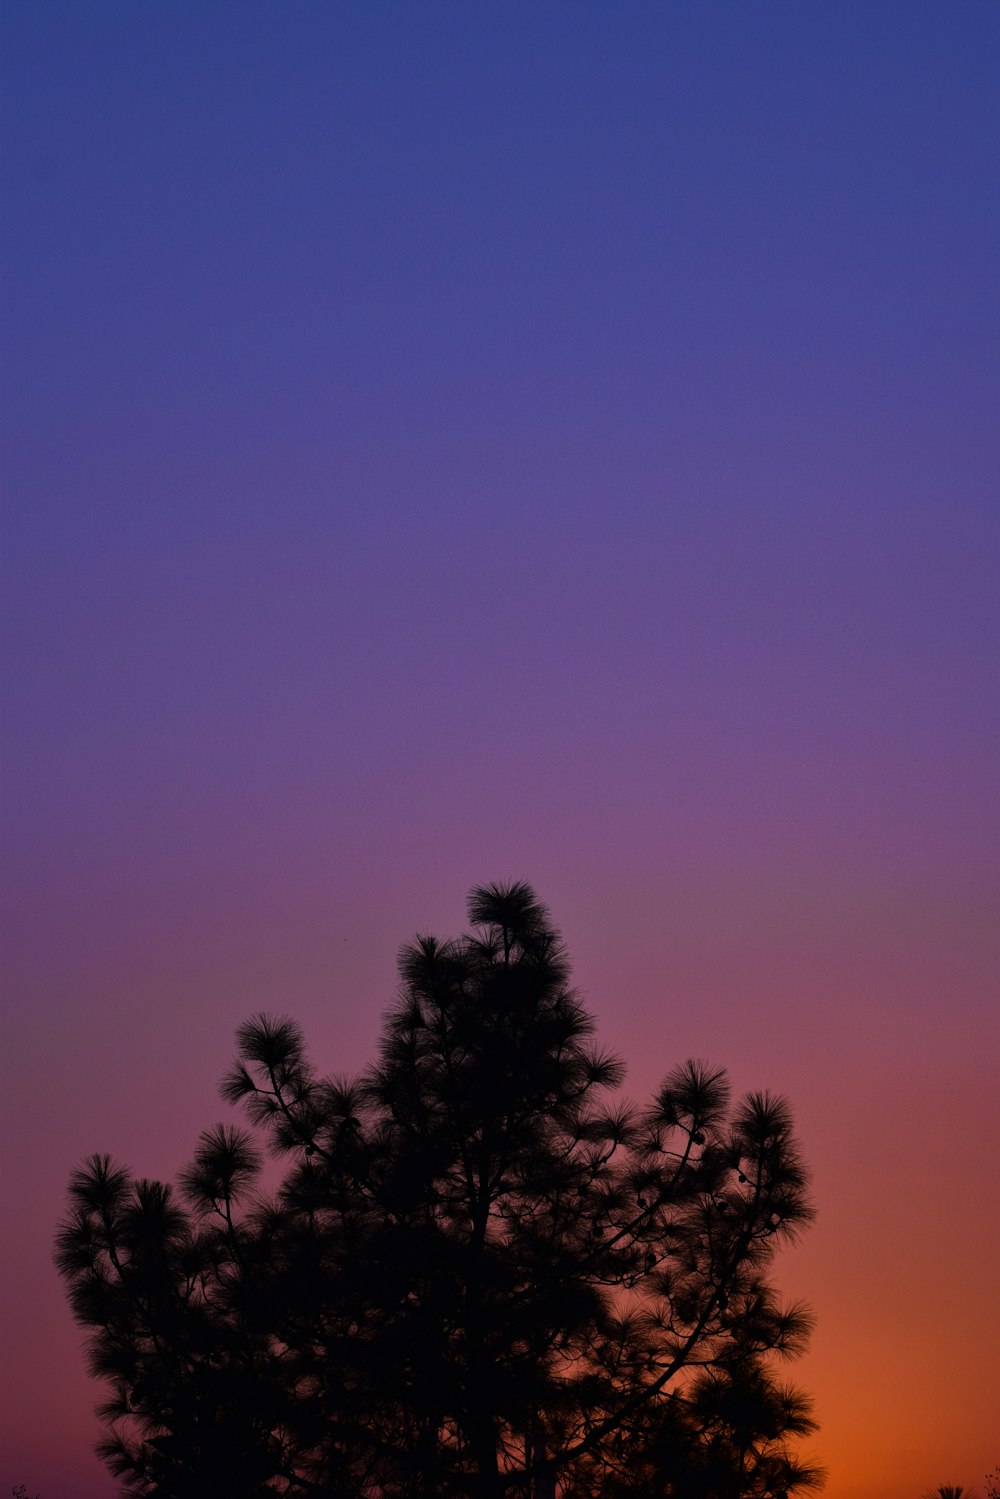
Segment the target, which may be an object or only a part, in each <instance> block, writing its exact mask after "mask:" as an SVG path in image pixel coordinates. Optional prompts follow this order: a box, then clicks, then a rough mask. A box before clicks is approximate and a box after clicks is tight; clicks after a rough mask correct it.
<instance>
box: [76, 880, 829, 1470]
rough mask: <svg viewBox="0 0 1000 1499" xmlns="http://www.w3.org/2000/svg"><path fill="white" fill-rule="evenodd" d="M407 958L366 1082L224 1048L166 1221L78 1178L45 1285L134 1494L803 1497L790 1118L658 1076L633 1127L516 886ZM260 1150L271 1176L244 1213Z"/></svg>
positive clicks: (110, 1170)
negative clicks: (790, 1282) (55, 1296)
mask: <svg viewBox="0 0 1000 1499" xmlns="http://www.w3.org/2000/svg"><path fill="white" fill-rule="evenodd" d="M469 920H470V924H471V926H472V931H471V933H470V934H469V935H467V936H465V937H463V938H460V939H459V940H456V941H451V942H441V941H438V940H437V939H435V938H433V937H422V938H418V939H417V940H416V941H415V942H414V943H412V944H411V945H409V946H407V947H405V948H404V949H403V951H402V953H401V955H400V975H401V987H400V991H399V996H398V998H397V1000H396V1002H395V1004H394V1005H393V1006H392V1008H391V1009H390V1010H389V1012H388V1014H387V1016H386V1019H385V1025H384V1030H383V1036H382V1042H381V1047H380V1052H379V1056H378V1058H377V1060H376V1061H375V1063H374V1064H373V1065H372V1067H371V1068H370V1070H369V1071H368V1072H367V1073H366V1074H364V1075H363V1076H362V1077H360V1078H358V1079H356V1080H353V1081H344V1080H337V1079H333V1078H329V1077H322V1076H319V1075H318V1074H317V1073H316V1072H315V1071H314V1069H313V1067H312V1065H311V1063H310V1061H309V1060H308V1058H307V1055H306V1051H305V1046H304V1042H303V1037H302V1034H301V1032H300V1030H299V1028H298V1026H297V1025H296V1024H295V1022H294V1021H292V1020H290V1019H287V1018H279V1019H275V1018H273V1017H270V1016H268V1015H259V1016H257V1017H255V1018H254V1019H253V1020H250V1021H248V1022H247V1023H246V1024H245V1025H243V1026H241V1027H240V1029H239V1031H238V1034H237V1040H238V1048H239V1054H238V1057H237V1060H236V1063H235V1065H234V1067H233V1069H232V1071H231V1072H230V1073H229V1075H228V1076H227V1078H226V1079H225V1080H224V1083H223V1086H222V1092H223V1096H224V1097H225V1098H226V1099H228V1100H229V1101H230V1102H231V1103H234V1104H238V1105H240V1106H241V1107H242V1108H243V1110H244V1111H245V1113H246V1115H247V1117H248V1119H249V1122H250V1124H251V1126H252V1129H251V1130H250V1131H248V1130H245V1129H237V1128H234V1127H232V1126H227V1125H218V1126H216V1127H215V1128H214V1129H211V1130H208V1131H206V1132H205V1133H204V1134H203V1135H202V1136H201V1138H200V1140H199V1143H198V1147H197V1150H196V1152H195V1156H194V1159H193V1161H192V1162H191V1164H190V1165H189V1166H187V1167H186V1168H185V1169H184V1170H183V1171H182V1172H181V1173H180V1177H179V1191H175V1190H174V1189H173V1188H172V1187H170V1186H167V1185H164V1184H162V1183H160V1182H155V1181H147V1180H144V1179H142V1178H139V1179H136V1178H133V1177H132V1176H131V1175H130V1174H129V1173H128V1172H127V1171H125V1170H123V1169H121V1168H119V1167H117V1166H115V1165H113V1164H112V1162H111V1161H110V1160H109V1159H108V1158H107V1157H106V1156H93V1157H91V1158H90V1159H89V1160H88V1161H87V1162H86V1163H85V1164H84V1165H83V1167H81V1168H80V1170H78V1171H77V1172H76V1173H75V1174H74V1176H73V1178H72V1180H71V1183H70V1195H71V1199H72V1210H71V1213H70V1215H69V1216H68V1218H67V1219H66V1220H65V1222H64V1223H63V1225H62V1226H61V1228H60V1231H59V1237H58V1244H57V1263H58V1266H59V1269H60V1271H61V1273H62V1275H63V1276H64V1278H65V1280H66V1282H67V1285H68V1291H69V1296H70V1300H71V1304H72V1307H73V1311H74V1314H75V1315H76V1317H77V1319H78V1320H79V1321H80V1322H81V1323H82V1324H83V1325H84V1326H85V1327H86V1328H87V1329H88V1330H89V1333H90V1337H89V1359H90V1367H91V1370H92V1372H93V1373H94V1375H95V1376H97V1377H99V1378H100V1379H102V1380H104V1381H105V1383H106V1385H107V1387H108V1391H109V1398H108V1399H107V1401H106V1403H105V1404H104V1405H103V1406H102V1407H101V1408H100V1414H101V1416H102V1418H103V1420H104V1422H105V1424H106V1430H107V1435H106V1438H105V1440H104V1441H103V1442H102V1443H101V1447H100V1451H101V1453H102V1455H103V1456H104V1458H105V1460H106V1461H107V1463H108V1465H109V1467H110V1468H111V1470H112V1471H113V1472H114V1473H115V1474H116V1475H117V1476H118V1477H119V1478H121V1479H122V1480H123V1482H124V1486H125V1492H126V1493H128V1494H131V1495H157V1496H163V1499H230V1496H231V1499H255V1496H258V1499H259V1496H264V1495H271V1494H276V1493H277V1494H281V1493H289V1494H293V1495H299V1494H302V1495H309V1494H312V1495H329V1496H338V1499H355V1496H358V1499H360V1496H385V1499H409V1496H412V1499H417V1496H430V1495H463V1494H465V1495H470V1496H476V1499H500V1496H504V1495H510V1496H511V1499H516V1496H521V1499H546V1496H552V1495H553V1494H554V1493H556V1491H557V1490H558V1492H559V1493H560V1494H561V1495H562V1496H564V1499H597V1496H599V1495H600V1496H606V1499H625V1496H629V1495H631V1496H640V1495H641V1496H649V1499H652V1496H657V1495H661V1496H667V1495H672V1496H676V1499H685V1496H688V1499H696V1496H698V1499H751V1496H752V1499H779V1496H782V1495H786V1494H792V1493H794V1492H798V1491H801V1490H803V1489H807V1488H813V1487H816V1486H817V1485H818V1483H819V1481H820V1477H821V1475H820V1472H819V1470H818V1469H816V1468H815V1467H812V1466H810V1465H809V1464H808V1463H806V1462H803V1461H801V1460H800V1459H799V1458H798V1457H797V1456H796V1454H795V1445H794V1444H795V1440H796V1439H797V1438H799V1437H801V1436H803V1435H806V1434H808V1433H809V1432H811V1431H812V1430H813V1429H814V1423H813V1422H812V1420H811V1419H810V1415H809V1406H808V1402H807V1401H806V1400H805V1398H804V1397H803V1396H802V1395H801V1394H800V1393H798V1392H797V1391H796V1390H794V1389H792V1388H790V1387H788V1386H786V1385H784V1384H782V1383H781V1382H780V1380H779V1378H778V1376H777V1373H776V1361H777V1360H780V1359H784V1358H787V1357H789V1356H794V1355H795V1354H797V1353H798V1352H800V1351H801V1349H802V1347H803V1344H804V1341H805V1338H806V1335H807V1332H808V1327H809V1318H808V1315H807V1313H806V1312H805V1311H804V1309H803V1308H802V1307H800V1306H791V1307H789V1306H783V1305H781V1303H780V1302H779V1300H778V1297H777V1296H776V1294H775V1292H774V1290H773V1289H772V1287H771V1285H770V1283H769V1281H768V1279H767V1274H768V1270H769V1267H770V1263H771V1260H772V1258H773V1256H774V1252H775V1250H776V1248H777V1247H778V1246H779V1245H780V1244H781V1243H782V1242H784V1241H786V1240H788V1239H789V1238H790V1237H792V1236H794V1235H795V1233H796V1232H797V1231H798V1230H799V1229H800V1228H801V1227H802V1226H803V1225H804V1224H806V1223H807V1222H808V1221H809V1218H810V1209H809V1206H808V1203H807V1200H806V1195H805V1171H804V1169H803V1165H802V1162H801V1159H800V1156H799V1152H798V1149H797V1147H796V1144H795V1140H794V1137H793V1132H792V1122H791V1118H790V1115H789V1112H788V1109H787V1107H786V1105H785V1104H784V1103H783V1102H782V1101H781V1100H780V1099H776V1098H773V1097H771V1096H769V1095H767V1094H751V1095H749V1096H748V1097H746V1098H744V1099H743V1100H741V1101H740V1102H738V1103H737V1104H735V1105H732V1104H731V1102H730V1098H729V1090H728V1087H727V1083H726V1079H725V1075H724V1074H723V1073H722V1072H719V1071H715V1070H712V1069H710V1068H708V1067H706V1066H704V1065H703V1064H702V1063H699V1062H687V1063H685V1064H684V1065H682V1066H680V1067H677V1068H675V1070H674V1071H673V1072H671V1073H670V1074H669V1075H668V1076H667V1077H666V1079H665V1081H664V1082H663V1084H662V1086H661V1087H660V1089H659V1091H658V1092H657V1094H656V1096H655V1097H654V1098H653V1099H652V1101H651V1102H650V1103H648V1104H647V1105H646V1106H644V1107H634V1106H632V1105H630V1104H626V1103H624V1102H622V1101H621V1100H620V1098H619V1097H618V1096H617V1089H618V1088H619V1085H620V1084H621V1081H622V1076H623V1068H622V1065H621V1063H620V1062H619V1061H618V1060H617V1059H616V1058H614V1057H613V1056H611V1055H609V1054H608V1053H606V1052H604V1051H601V1050H600V1049H599V1048H597V1047H596V1046H595V1045H594V1044H593V1041H592V1039H591V1038H592V1032H593V1022H592V1020H591V1018H590V1016H589V1015H588V1014H587V1013H586V1011H585V1010H584V1009H583V1008H582V1006H581V1005H580V1003H579V1001H578V1000H577V998H576V997H575V996H574V994H573V991H572V989H571V988H570V986H569V969H568V964H567V961H566V955H565V953H564V951H563V948H562V945H561V942H560V939H559V936H558V933H557V932H556V931H555V929H554V928H553V926H552V923H551V921H550V919H549V916H548V913H547V912H546V910H545V908H544V907H543V906H542V905H540V904H539V902H538V901H537V899H536V898H535V895H534V893H533V891H532V890H531V889H529V888H528V886H526V885H523V884H515V885H491V886H485V887H483V888H480V889H476V890H474V891H473V892H472V895H471V897H470V901H469ZM262 1147H266V1148H267V1150H268V1151H270V1152H271V1153H272V1154H274V1155H276V1156H280V1157H282V1158H283V1159H284V1161H285V1163H286V1168H285V1172H284V1177H283V1180H282V1181H281V1184H280V1186H279V1188H278V1189H277V1191H276V1192H274V1193H273V1194H270V1195H268V1194H266V1193H265V1192H264V1191H263V1190H262V1188H261V1185H260V1173H261V1161H262Z"/></svg>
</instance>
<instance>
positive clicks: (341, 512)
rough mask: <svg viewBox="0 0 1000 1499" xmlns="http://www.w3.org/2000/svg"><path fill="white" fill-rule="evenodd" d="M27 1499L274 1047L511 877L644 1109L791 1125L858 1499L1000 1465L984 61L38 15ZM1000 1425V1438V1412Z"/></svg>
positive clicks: (17, 1126)
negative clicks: (752, 1098) (140, 1279)
mask: <svg viewBox="0 0 1000 1499" xmlns="http://www.w3.org/2000/svg"><path fill="white" fill-rule="evenodd" d="M2 24H3V48H2V54H3V60H2V69H3V90H2V92H3V105H2V108H3V160H2V195H3V224H2V235H3V285H2V298H3V333H2V343H3V348H2V353H3V360H2V382H3V386H2V437H3V449H2V453H3V456H2V479H3V492H4V519H3V543H2V559H0V565H2V569H3V579H2V581H3V590H2V604H0V607H2V661H3V703H2V707H3V720H2V723H3V728H2V733H3V770H2V817H3V828H2V881H3V933H4V962H3V976H4V995H5V1019H4V1031H3V1083H2V1088H0V1094H2V1106H3V1110H4V1122H3V1125H2V1141H3V1147H2V1148H3V1156H4V1162H3V1199H4V1202H5V1207H6V1211H5V1214H4V1218H5V1222H6V1226H5V1229H4V1250H3V1253H4V1264H5V1268H4V1273H3V1278H2V1287H0V1289H2V1297H3V1301H4V1306H3V1308H2V1316H3V1325H4V1326H5V1328H6V1332H5V1339H4V1341H5V1349H4V1354H3V1361H4V1375H5V1379H6V1388H5V1392H4V1394H3V1396H2V1402H3V1405H2V1408H3V1410H4V1413H5V1420H4V1422H3V1423H2V1425H3V1435H2V1437H0V1489H2V1490H3V1492H7V1491H8V1490H9V1488H10V1487H11V1486H12V1485H13V1484H15V1483H25V1484H26V1485H27V1486H28V1489H29V1492H30V1493H32V1494H34V1493H35V1492H36V1491H37V1492H38V1493H39V1494H40V1495H41V1499H111V1496H112V1495H113V1493H114V1484H113V1483H112V1481H111V1479H110V1478H109V1477H108V1476H107V1475H106V1474H105V1473H104V1470H103V1469H102V1468H101V1466H100V1464H99V1463H98V1461H97V1459H96V1458H95V1457H94V1456H93V1454H92V1450H91V1449H92V1445H93V1443H94V1441H95V1440H96V1437H97V1434H98V1429H97V1424H96V1421H95V1419H94V1417H93V1414H92V1407H93V1405H94V1403H95V1402H96V1400H97V1398H98V1396H99V1391H98V1389H97V1387H96V1386H94V1385H92V1384H91V1382H90V1381H88V1379H87V1377H86V1375H85V1372H84V1368H83V1359H82V1351H81V1335H80V1333H79V1331H78V1330H77V1329H76V1328H75V1326H74V1325H73V1323H72V1321H71V1319H70V1316H69V1313H68V1311H67V1310H66V1307H65V1303H64V1300H63V1297H62V1293H61V1289H60V1286H59V1283H58V1281H57V1278H56V1275H55V1272H54V1270H53V1268H52V1264H51V1245H52V1239H53V1233H54V1226H55V1223H56V1221H57V1220H58V1218H59V1217H60V1215H61V1214H62V1212H63V1209H64V1204H65V1189H66V1181H67V1178H68V1175H69V1172H70V1170H71V1169H72V1167H73V1166H74V1164H76V1163H77V1162H78V1161H79V1160H80V1158H81V1157H82V1156H84V1155H85V1154H88V1153H90V1152H91V1151H96V1150H101V1151H109V1152H111V1153H112V1154H113V1155H114V1156H116V1157H117V1158H118V1159H120V1160H123V1161H125V1162H127V1163H128V1164H130V1165H131V1166H132V1167H133V1168H134V1169H135V1170H136V1171H137V1172H138V1173H140V1174H143V1175H152V1176H160V1177H163V1178H166V1179H169V1178H171V1177H173V1176H174V1175H175V1174H176V1172H177V1171H178V1170H179V1168H180V1167H181V1165H182V1164H183V1163H184V1162H185V1160H186V1159H187V1158H188V1156H189V1154H190V1152H191V1150H192V1148H193V1146H194V1143H195V1140H196V1138H197V1136H198V1134H199V1132H200V1131H201V1130H202V1129H203V1128H205V1127H207V1126H208V1125H210V1124H212V1123H214V1122H216V1121H217V1120H221V1119H223V1118H227V1117H229V1116H228V1114H227V1106H225V1105H224V1104H222V1103H221V1101H220V1100H219V1098H218V1093H217V1083H218V1079H219V1078H220V1077H221V1075H222V1073H223V1072H224V1071H225V1069H226V1067H227V1066H228V1063H229V1061H230V1059H231V1057H232V1054H233V1032H234V1030H235V1028H236V1026H237V1025H238V1024H239V1022H240V1021H241V1020H243V1019H245V1018H246V1017H247V1016H249V1015H250V1014H251V1013H253V1012H255V1011H257V1010H260V1009H264V1008H266V1009H270V1010H278V1011H285V1012H288V1013H291V1014H293V1015H295V1016H296V1017H297V1018H298V1019H299V1020H300V1021H301V1022H302V1024H303V1025H304V1027H305V1029H306V1032H307V1035H308V1037H309V1041H310V1046H311V1049H312V1052H313V1055H314V1057H315V1059H316V1062H317V1064H318V1065H319V1066H320V1067H321V1069H323V1070H329V1071H338V1072H339V1071H352V1070H358V1069H360V1068H361V1067H363V1066H364V1065H365V1063H366V1061H367V1060H368V1059H369V1058H370V1056H371V1054H372V1051H373V1048H374V1046H375V1042H376V1039H377V1036H378V1031H379V1020H380V1016H381V1014H382V1013H383V1011H384V1009H385V1007H386V1006H387V1005H388V1004H389V1003H391V1001H392V999H393V996H394V992H395V983H396V979H395V955H396V953H397V951H398V948H399V946H400V944H401V943H402V942H403V941H405V940H406V939H408V938H409V937H410V936H412V934H413V933H414V932H416V931H418V930H419V931H433V932H437V933H439V934H442V935H449V934H455V933H457V932H458V931H459V930H460V929H461V927H462V923H463V916H464V902H465V895H466V892H467V891H468V890H469V888H470V887H471V886H472V885H474V884H477V883H480V882H484V881H487V880H492V879H503V878H515V879H527V880H529V881H531V882H532V883H533V884H534V885H535V886H536V888H537V890H538V892H539V894H540V895H541V897H542V899H544V900H545V901H546V902H547V903H548V905H549V907H550V908H551V910H552V913H553V916H554V918H555V920H556V921H557V923H558V924H559V925H560V927H561V928H562V930H563V933H564V935H565V937H566V940H567V943H568V946H569V950H570V954H571V957H572V959H573V963H574V972H575V977H576V982H577V983H578V985H579V988H580V991H581V994H582V996H583V997H584V999H585V1001H586V1002H587V1004H588V1005H589V1006H590V1008H591V1009H592V1010H593V1011H594V1012H595V1013H596V1015H597V1016H598V1020H599V1028H600V1036H601V1039H602V1040H604V1041H605V1042H607V1043H608V1044H609V1045H611V1046H612V1047H614V1048H615V1049H617V1050H618V1051H620V1052H621V1053H622V1054H623V1055H624V1057H625V1059H626V1061H627V1062H628V1064H629V1073H628V1079H627V1089H628V1092H629V1094H630V1096H632V1097H634V1098H636V1099H641V1098H642V1097H643V1096H644V1095H645V1094H647V1093H648V1092H649V1091H650V1090H651V1089H652V1088H654V1087H655V1086H656V1084H657V1083H658V1082H659V1080H660V1079H661V1077H662V1076H663V1075H664V1074H665V1073H666V1072H667V1071H668V1070H669V1069H670V1068H671V1067H672V1066H673V1065H674V1064H675V1063H677V1062H679V1061H681V1060H683V1058H684V1057H686V1056H699V1057H704V1058H707V1059H709V1060H711V1061H713V1062H715V1063H718V1064H721V1065H725V1066H726V1067H728V1068H729V1069H730V1072H731V1075H732V1077H733V1080H734V1082H735V1084H736V1085H737V1087H739V1088H741V1089H742V1088H750V1087H768V1088H770V1089H772V1090H773V1091H777V1092H781V1093H784V1094H786V1095H787V1096H788V1097H789V1098H790V1100H791V1103H792V1107H793V1110H794V1114H795V1118H796V1120H797V1122H798V1127H799V1130H800V1134H801V1140H802V1145H803V1149H804V1152H805V1154H806V1157H807V1159H808V1161H809V1162H810V1164H811V1167H812V1171H813V1183H814V1186H813V1190H814V1197H815V1202H816V1205H817V1209H818V1217H817V1221H816V1224H815V1226H814V1227H813V1228H812V1229H811V1230H810V1231H809V1234H808V1235H807V1237H806V1238H805V1239H804V1240H803V1242H802V1243H801V1245H799V1246H798V1247H796V1248H794V1249H793V1250H790V1251H786V1252H785V1253H784V1254H783V1256H782V1258H781V1260H780V1263H779V1265H778V1268H777V1272H776V1279H777V1282H778V1284H779V1286H780V1287H781V1288H782V1290H783V1291H784V1292H785V1293H786V1294H788V1295H795V1296H804V1297H805V1298H807V1299H808V1300H809V1301H810V1302H811V1303H812V1305H813V1307H814V1308H815V1311H816V1314H817V1318H818V1323H817V1331H816V1334H815V1336H814V1339H813V1342H812V1347H811V1351H810V1353H809V1354H808V1356H807V1357H806V1358H805V1359H804V1360H803V1361H802V1362H801V1363H800V1364H799V1365H798V1366H797V1368H796V1370H795V1376H796V1378H797V1380H798V1381H799V1382H800V1383H801V1384H803V1385H804V1386H805V1387H806V1388H807V1389H808V1390H810V1391H811V1392H812V1394H813V1396H814V1398H815V1401H816V1406H817V1414H818V1417H819V1419H820V1422H821V1426H822V1429H821V1431H820V1432H819V1434H818V1435H817V1437H816V1438H815V1439H814V1440H813V1441H812V1443H811V1444H810V1450H811V1451H813V1452H814V1453H815V1454H816V1455H817V1456H818V1457H820V1458H821V1459H822V1460H823V1461H824V1462H825V1463H826V1465H827V1467H828V1468H829V1472H830V1480H829V1485H828V1489H827V1494H828V1496H829V1499H908V1496H915V1495H919V1494H920V1493H922V1492H923V1491H925V1490H926V1489H927V1488H929V1487H934V1486H936V1485H937V1484H939V1483H942V1482H956V1483H963V1484H966V1485H970V1486H974V1485H979V1486H980V1487H981V1486H982V1479H983V1475H984V1474H985V1473H986V1472H987V1471H988V1470H991V1469H993V1468H994V1467H996V1466H997V1465H998V1464H1000V1438H998V1435H997V1432H998V1427H997V1425H996V1419H995V1401H996V1390H995V1357H996V1345H997V1339H998V1334H1000V1296H998V1290H997V1277H996V1273H995V1256H996V1244H997V1242H998V1239H1000V1203H998V1194H997V1170H996V1141H997V1138H998V1134H1000V1087H998V1070H1000V1068H998V1058H1000V1006H998V1005H997V997H998V977H1000V939H998V932H1000V921H998V920H997V916H998V895H1000V889H998V887H1000V879H998V859H997V850H998V847H1000V836H998V835H1000V805H998V802H1000V799H998V783H997V774H996V771H997V763H998V748H1000V745H998V740H1000V732H998V730H1000V711H998V707H1000V704H998V691H997V682H998V673H997V667H998V654H1000V652H998V639H1000V636H998V630H997V626H998V620H997V613H998V609H997V599H998V596H1000V590H998V588H997V563H998V551H1000V547H998V541H1000V506H998V488H997V479H998V461H997V460H998V450H1000V438H998V428H997V422H996V409H997V393H998V374H1000V368H998V366H1000V360H998V340H997V332H998V315H997V314H998V307H997V275H996V270H997V265H998V264H1000V244H998V239H1000V232H998V231H1000V192H998V180H997V179H998V167H997V162H998V160H1000V156H998V153H997V151H996V141H997V138H998V134H997V127H998V123H1000V122H998V119H997V115H998V113H1000V108H998V105H1000V89H998V76H1000V75H998V60H1000V47H998V41H1000V10H998V8H997V7H996V6H995V5H994V4H992V3H981V0H963V4H962V5H960V6H955V5H953V4H949V3H945V0H940V3H926V0H901V3H894V0H877V3H874V4H872V3H870V0H865V3H855V0H841V3H838V4H836V5H824V4H820V3H818V0H816V3H813V0H807V3H801V0H796V3H791V0H763V3H761V4H759V5H740V4H737V3H735V0H730V3H718V0H699V3H698V4H689V3H682V0H656V3H650V0H624V3H621V4H612V3H610V0H604V3H595V0H573V3H569V0H543V3H540V4H539V3H537V0H535V3H531V4H528V3H521V0H509V3H504V4H502V5H487V4H477V3H473V4H468V5H462V4H458V3H456V0H451V3H447V4H445V3H440V0H425V3H422V4H420V5H410V4H406V3H394V0H368V3H364V4H360V3H354V0H338V3H336V4H325V5H320V4H312V3H304V0H291V3H287V4H278V3H277V0H269V3H262V0H243V3H240V4H231V3H221V0H209V3H205V0H197V3H194V0H172V3H170V4H169V5H157V6H150V5H137V4H134V3H128V4H126V3H120V0H95V3H93V4H88V5H81V4H79V3H75V0H73V3H71V0H8V4H7V5H6V6H5V8H4V16H3V23H2ZM991 1386H992V1387H991Z"/></svg>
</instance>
